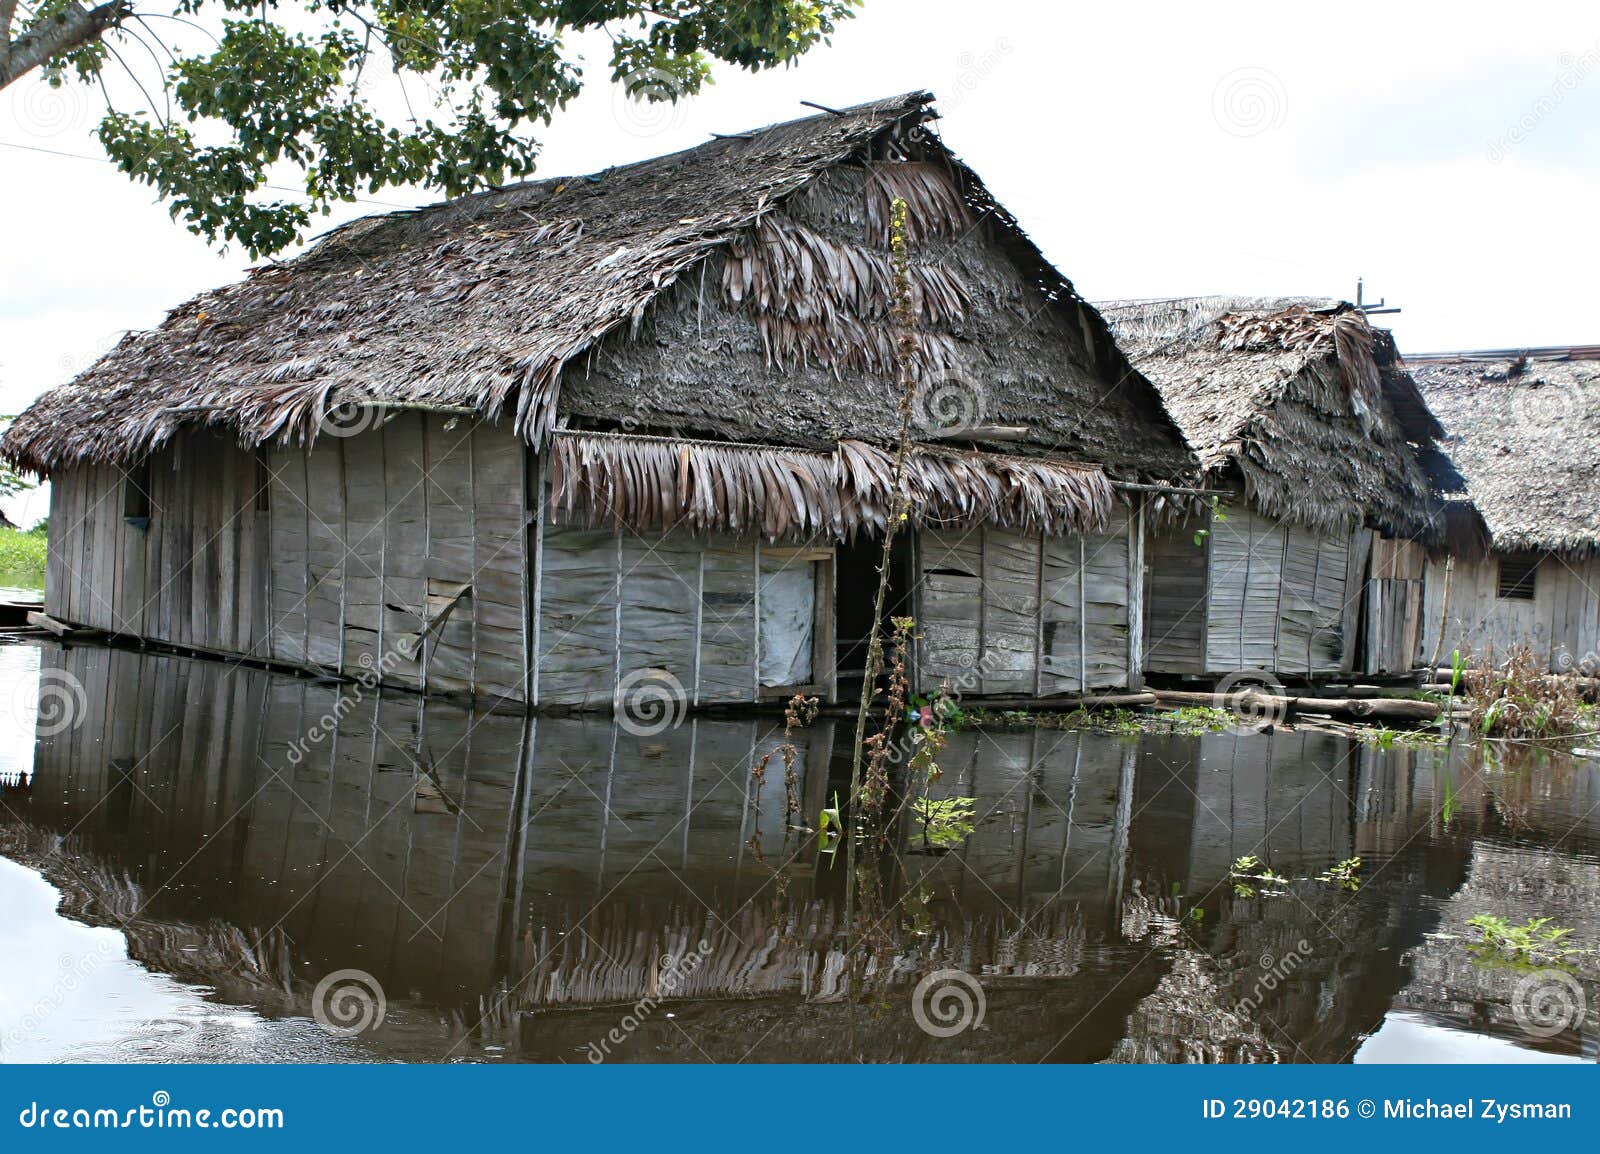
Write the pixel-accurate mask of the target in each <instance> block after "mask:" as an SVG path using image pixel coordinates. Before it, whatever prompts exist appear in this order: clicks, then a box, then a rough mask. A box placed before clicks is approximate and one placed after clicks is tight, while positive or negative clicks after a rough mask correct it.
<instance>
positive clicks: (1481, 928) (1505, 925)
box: [1467, 914, 1583, 969]
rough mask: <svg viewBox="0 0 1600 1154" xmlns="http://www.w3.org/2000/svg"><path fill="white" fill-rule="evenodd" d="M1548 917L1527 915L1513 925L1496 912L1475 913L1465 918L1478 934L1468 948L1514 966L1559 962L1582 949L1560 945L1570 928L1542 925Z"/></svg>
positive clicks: (1482, 956) (1491, 960)
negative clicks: (1477, 938)
mask: <svg viewBox="0 0 1600 1154" xmlns="http://www.w3.org/2000/svg"><path fill="white" fill-rule="evenodd" d="M1551 920H1552V919H1550V918H1529V919H1528V921H1527V922H1526V923H1524V924H1523V925H1520V926H1514V925H1512V924H1511V923H1510V922H1509V921H1507V920H1506V919H1505V918H1503V917H1500V916H1499V915H1498V914H1476V915H1474V916H1473V917H1470V918H1468V919H1467V925H1469V926H1471V927H1472V928H1473V929H1475V930H1477V931H1478V933H1479V935H1480V937H1479V940H1478V941H1477V942H1476V943H1474V944H1473V946H1472V951H1473V953H1475V954H1476V955H1477V956H1478V959H1479V960H1480V961H1483V962H1488V963H1490V964H1496V963H1498V964H1501V965H1510V966H1513V967H1515V968H1517V969H1541V968H1544V967H1548V966H1559V965H1561V964H1562V963H1563V962H1564V961H1565V959H1567V958H1568V957H1570V956H1572V955H1573V954H1578V953H1582V952H1583V951H1582V950H1578V949H1574V948H1573V947H1571V946H1564V945H1562V944H1561V943H1562V942H1563V941H1565V940H1566V939H1567V937H1568V936H1570V935H1571V933H1572V930H1571V929H1570V928H1568V927H1565V926H1555V927H1552V928H1550V929H1546V928H1545V927H1546V926H1548V925H1549V924H1550V922H1551Z"/></svg>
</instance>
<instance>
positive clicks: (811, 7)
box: [0, 0, 859, 255]
mask: <svg viewBox="0 0 1600 1154" xmlns="http://www.w3.org/2000/svg"><path fill="white" fill-rule="evenodd" d="M858 2H859V0H658V2H655V3H650V2H640V0H154V3H155V4H156V6H157V7H156V8H155V9H152V10H146V8H145V0H110V2H108V3H105V4H101V5H99V6H98V7H88V6H86V5H84V4H81V3H79V2H78V0H40V2H39V3H37V4H35V5H30V4H29V3H28V2H27V0H0V88H3V87H5V86H6V85H8V84H10V83H13V82H15V81H16V80H18V79H19V78H21V77H22V76H24V75H27V74H28V73H30V72H32V71H33V70H35V69H37V70H38V71H40V72H41V73H42V75H43V76H44V78H45V80H47V81H48V82H49V83H51V84H55V85H62V84H72V83H82V84H90V85H96V86H98V87H99V88H100V89H101V90H102V91H105V92H109V91H110V87H112V86H108V85H107V84H106V83H105V81H106V80H107V79H113V80H119V77H117V76H114V75H113V73H115V72H116V70H118V69H125V70H127V71H128V73H129V75H130V76H131V77H132V78H133V80H134V82H136V86H137V90H138V91H139V92H140V93H141V95H142V100H141V101H140V102H139V106H138V107H132V108H127V107H118V106H117V104H116V102H114V101H112V100H111V98H110V97H109V96H107V98H106V99H107V110H106V113H105V116H104V119H103V120H102V121H101V123H100V126H99V130H98V135H99V139H100V142H101V143H102V145H103V146H104V147H105V149H106V151H107V153H108V154H109V155H110V157H111V159H112V160H113V161H114V162H115V163H116V164H117V166H118V167H119V168H121V169H122V171H124V172H126V173H128V174H129V175H130V176H132V177H133V178H134V179H135V180H138V181H141V182H143V183H145V184H148V185H150V186H152V187H154V188H155V189H156V190H157V191H158V192H159V194H160V195H161V197H162V198H163V199H164V200H165V201H166V202H167V203H168V205H169V206H170V207H171V210H172V214H173V216H174V217H175V218H177V219H181V220H183V221H184V222H185V223H186V224H187V225H188V226H189V227H190V228H191V229H193V230H194V231H195V232H197V233H199V234H201V235H202V236H205V237H207V238H208V239H210V240H212V241H233V242H237V243H239V244H242V245H243V246H245V247H246V248H247V249H249V251H250V252H251V253H252V254H253V255H260V254H264V253H272V252H276V251H278V250H280V249H282V248H284V247H286V246H288V245H290V244H292V243H294V242H295V241H296V240H298V239H299V238H300V237H301V236H302V235H303V234H304V231H305V228H306V226H307V224H308V223H309V222H310V220H311V218H312V216H313V214H315V213H319V212H321V213H326V212H327V211H329V209H330V207H331V205H332V204H334V203H335V202H338V201H342V200H349V199H350V198H352V197H354V196H356V195H358V194H362V193H374V192H377V191H379V190H380V189H382V188H384V187H386V186H390V185H405V184H417V185H423V186H426V187H428V188H432V189H437V190H439V191H440V192H442V193H444V194H445V195H447V196H457V195H460V194H462V193H465V192H470V191H473V190H475V189H479V188H485V187H494V186H496V185H498V184H501V183H504V182H506V181H508V180H511V179H515V178H518V177H522V176H526V175H528V174H529V173H532V172H533V171H534V169H535V166H536V163H537V160H538V153H539V145H538V141H537V139H536V136H535V133H536V131H537V127H538V126H539V125H541V124H545V125H548V124H549V123H550V119H551V117H552V116H553V115H554V114H555V113H556V112H557V111H558V110H559V109H561V108H562V107H564V106H565V105H566V104H567V103H568V102H569V101H570V100H571V99H572V98H573V97H574V96H576V95H577V94H578V92H579V90H580V89H581V87H582V85H583V81H584V74H583V67H582V63H581V61H580V60H579V59H578V58H577V55H576V53H575V51H574V50H573V48H572V44H571V42H572V40H573V38H574V37H576V36H578V35H579V34H583V33H588V32H603V33H604V34H605V35H606V36H607V37H609V44H610V60H609V65H610V78H611V80H612V81H613V82H615V83H617V84H620V85H621V86H622V88H623V89H624V90H625V91H626V93H627V94H628V95H629V96H630V97H632V98H634V99H638V100H643V101H673V100H677V99H678V98H679V97H682V96H686V95H689V94H692V93H694V92H697V91H699V89H700V88H701V87H702V86H703V85H704V84H706V83H707V82H708V79H709V76H710V69H711V66H712V64H713V62H715V61H719V60H720V61H724V62H726V63H729V64H732V65H735V66H737V67H740V68H746V69H750V70H760V69H766V68H771V67H774V66H777V65H780V64H788V63H790V62H792V61H793V60H795V59H796V58H797V57H799V56H800V55H801V54H803V53H804V52H806V51H807V50H809V49H810V48H812V47H814V46H816V45H817V44H819V43H825V42H826V41H827V40H828V38H829V37H830V36H831V34H832V33H833V31H834V29H835V27H836V25H837V23H838V22H839V21H841V20H843V19H845V18H847V17H849V16H850V15H852V9H853V8H854V7H855V6H856V4H857V3H858ZM136 53H143V54H144V55H142V56H139V55H136ZM139 59H143V60H145V61H146V62H147V64H148V61H150V60H152V59H153V60H154V61H156V63H157V64H158V65H159V68H158V69H156V71H157V72H158V74H159V86H152V85H151V84H148V83H143V82H140V77H139V74H140V73H141V72H142V73H143V74H144V75H145V76H146V77H148V74H149V72H150V68H149V67H146V68H144V69H133V68H129V63H130V61H137V60H139ZM380 69H387V70H389V71H390V72H391V73H392V75H393V76H395V77H397V78H398V81H399V85H400V89H401V93H402V96H403V99H404V102H405V104H406V105H407V106H408V109H409V111H408V112H407V113H406V115H404V116H403V117H394V116H392V115H391V116H389V117H387V118H386V116H385V115H384V113H383V111H382V110H381V109H380V107H379V105H380V104H381V103H383V101H380V100H376V99H374V95H373V85H372V84H371V81H372V80H373V79H374V78H375V77H377V76H378V75H379V70H380ZM408 81H409V82H410V83H409V85H408V83H407V82H408ZM120 83H121V84H122V86H124V87H126V86H127V85H128V83H129V81H128V80H127V79H126V78H120ZM419 88H420V89H422V90H423V91H422V92H416V91H415V90H416V89H419ZM283 165H289V166H293V168H295V169H298V170H299V171H300V172H301V173H303V175H304V185H305V198H304V200H303V201H302V200H290V199H284V198H282V197H274V196H273V195H271V193H270V190H269V188H268V185H269V180H270V179H272V177H271V171H272V170H273V169H274V168H275V167H276V168H277V171H278V172H279V173H281V172H282V166H283Z"/></svg>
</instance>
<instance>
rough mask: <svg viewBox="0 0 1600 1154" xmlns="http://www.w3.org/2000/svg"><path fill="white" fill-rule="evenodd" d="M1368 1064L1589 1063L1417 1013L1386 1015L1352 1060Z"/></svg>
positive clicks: (1573, 1055) (1578, 1056)
mask: <svg viewBox="0 0 1600 1154" xmlns="http://www.w3.org/2000/svg"><path fill="white" fill-rule="evenodd" d="M1351 1060H1352V1061H1354V1062H1356V1063H1358V1064H1368V1063H1377V1064H1382V1063H1397V1062H1423V1063H1450V1064H1466V1063H1473V1062H1486V1063H1493V1064H1496V1065H1511V1066H1521V1065H1530V1066H1533V1065H1548V1064H1550V1063H1552V1062H1560V1063H1565V1064H1570V1063H1574V1062H1592V1061H1593V1060H1594V1059H1593V1057H1592V1056H1591V1057H1588V1058H1585V1057H1583V1056H1582V1055H1580V1054H1551V1053H1547V1052H1545V1051H1543V1050H1531V1049H1528V1048H1527V1047H1524V1046H1519V1045H1517V1043H1516V1042H1515V1041H1513V1040H1512V1039H1510V1038H1500V1037H1496V1036H1494V1035H1493V1034H1478V1033H1473V1032H1471V1031H1468V1030H1457V1029H1453V1028H1451V1027H1449V1026H1444V1025H1440V1024H1439V1023H1437V1022H1430V1021H1428V1020H1426V1019H1425V1018H1422V1017H1419V1016H1418V1015H1416V1014H1386V1015H1384V1019H1383V1025H1382V1026H1380V1027H1379V1028H1378V1029H1377V1031H1376V1032H1375V1033H1374V1034H1373V1035H1372V1037H1370V1038H1368V1039H1367V1040H1366V1041H1365V1042H1363V1043H1362V1044H1361V1048H1360V1049H1359V1050H1357V1051H1356V1053H1355V1057H1354V1058H1352V1059H1351Z"/></svg>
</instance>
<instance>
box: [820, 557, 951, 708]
mask: <svg viewBox="0 0 1600 1154" xmlns="http://www.w3.org/2000/svg"><path fill="white" fill-rule="evenodd" d="M982 541H983V533H982V530H980V529H976V528H974V529H958V530H949V531H943V530H938V529H919V530H917V548H916V554H917V579H918V586H919V587H918V601H919V603H920V606H921V608H920V614H921V617H920V619H919V620H918V622H917V626H918V630H917V631H918V633H919V634H920V636H921V640H920V641H919V643H918V645H917V658H918V667H919V668H918V676H919V680H920V682H921V684H922V685H923V686H925V687H933V686H938V685H940V684H941V683H943V682H946V681H948V682H949V683H950V684H951V685H952V686H955V685H962V686H964V687H965V692H969V693H971V692H982V689H981V685H980V684H979V682H978V680H977V679H978V678H979V677H980V675H981V667H980V665H979V659H980V657H981V648H982V644H983V549H982ZM845 595H847V596H849V595H852V594H849V593H847V594H845Z"/></svg>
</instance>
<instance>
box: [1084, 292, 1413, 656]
mask: <svg viewBox="0 0 1600 1154" xmlns="http://www.w3.org/2000/svg"><path fill="white" fill-rule="evenodd" d="M1101 309H1102V312H1103V313H1104V314H1105V316H1106V318H1107V319H1108V320H1109V321H1110V322H1111V325H1112V329H1113V331H1114V332H1115V334H1116V336H1117V340H1118V342H1119V343H1120V344H1121V345H1122V347H1123V348H1124V349H1126V350H1127V352H1128V355H1129V357H1130V358H1131V359H1132V361H1133V363H1134V365H1135V366H1136V367H1137V368H1138V369H1139V370H1140V371H1141V372H1142V373H1144V374H1145V376H1147V377H1149V378H1150V380H1151V381H1152V382H1154V383H1155V385H1156V386H1157V388H1159V389H1160V391H1161V395H1162V397H1163V398H1164V400H1165V401H1166V404H1167V408H1168V410H1169V411H1170V412H1171V413H1172V416H1173V418H1174V419H1175V420H1176V421H1177V422H1178V425H1179V427H1180V428H1182V430H1183V432H1184V435H1185V437H1187V438H1188V441H1189V444H1190V445H1191V446H1192V447H1193V449H1194V451H1195V453H1196V455H1197V456H1198V457H1199V458H1200V464H1201V467H1202V469H1203V470H1204V482H1203V483H1204V484H1205V485H1206V486H1208V487H1209V488H1211V489H1213V490H1215V491H1217V493H1218V495H1217V497H1216V506H1215V509H1214V510H1212V511H1206V512H1204V513H1202V514H1201V515H1200V516H1198V517H1188V518H1168V519H1166V521H1165V522H1164V524H1163V525H1162V527H1161V528H1159V530H1158V531H1157V532H1155V533H1154V535H1153V536H1152V538H1151V540H1150V543H1149V547H1148V548H1149V569H1150V579H1149V593H1148V603H1147V606H1146V611H1145V622H1146V639H1147V649H1146V654H1145V660H1144V665H1145V668H1146V669H1147V670H1149V671H1151V672H1160V673H1169V674H1177V675H1184V676H1190V677H1197V678H1213V677H1226V676H1228V675H1230V674H1233V673H1241V672H1247V671H1255V670H1266V671H1269V672H1272V673H1276V674H1284V675H1294V676H1304V677H1313V676H1327V675H1335V674H1341V673H1351V672H1355V671H1360V672H1366V673H1409V672H1410V671H1411V669H1412V668H1413V656H1414V654H1415V651H1416V648H1417V637H1418V635H1419V633H1420V630H1421V621H1420V608H1421V596H1422V564H1423V556H1424V548H1423V543H1424V542H1425V541H1426V540H1428V539H1430V538H1431V536H1432V535H1433V528H1432V526H1431V524H1430V516H1429V514H1430V509H1431V508H1432V502H1431V499H1430V495H1429V488H1428V480H1427V477H1426V475H1425V473H1424V471H1423V469H1422V466H1421V464H1420V462H1419V459H1418V452H1419V451H1420V450H1422V449H1425V448H1427V447H1428V446H1431V444H1432V443H1433V439H1434V437H1435V436H1436V435H1437V434H1438V432H1439V429H1438V425H1437V422H1435V421H1434V420H1433V418H1432V416H1431V415H1430V414H1429V413H1428V411H1427V408H1426V406H1425V405H1424V404H1423V403H1422V401H1421V397H1420V395H1419V394H1418V392H1417V389H1416V386H1415V384H1414V383H1413V382H1412V381H1411V379H1410V377H1409V376H1408V375H1407V374H1406V371H1405V367H1404V365H1403V364H1402V363H1401V362H1400V359H1399V357H1398V355H1397V354H1396V352H1395V348H1394V342H1393V340H1392V339H1391V338H1390V336H1389V334H1388V333H1387V332H1386V331H1384V330H1381V329H1374V328H1372V327H1371V326H1370V325H1369V324H1368V323H1367V318H1366V316H1365V314H1364V313H1362V312H1361V311H1360V310H1358V309H1356V308H1355V307H1354V306H1352V305H1349V304H1346V303H1343V302H1339V301H1324V300H1310V299H1271V300H1263V299H1253V298H1237V297H1200V298H1188V299H1179V300H1162V301H1143V302H1129V303H1118V304H1110V305H1102V306H1101Z"/></svg>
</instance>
